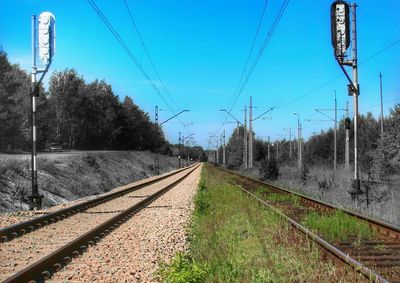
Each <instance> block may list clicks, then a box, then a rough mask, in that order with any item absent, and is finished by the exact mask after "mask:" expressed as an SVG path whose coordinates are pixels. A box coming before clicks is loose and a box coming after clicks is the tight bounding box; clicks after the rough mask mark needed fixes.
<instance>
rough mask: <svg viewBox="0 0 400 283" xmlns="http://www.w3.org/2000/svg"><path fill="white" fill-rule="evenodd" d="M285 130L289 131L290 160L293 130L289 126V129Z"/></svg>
mask: <svg viewBox="0 0 400 283" xmlns="http://www.w3.org/2000/svg"><path fill="white" fill-rule="evenodd" d="M284 130H286V131H289V158H290V159H291V158H292V128H291V126H290V125H289V128H285V129H284Z"/></svg>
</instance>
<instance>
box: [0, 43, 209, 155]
mask: <svg viewBox="0 0 400 283" xmlns="http://www.w3.org/2000/svg"><path fill="white" fill-rule="evenodd" d="M30 113H31V99H30V77H29V74H27V73H26V72H25V71H23V70H21V68H20V67H19V66H18V65H15V64H11V63H10V62H9V60H8V58H7V54H6V53H5V52H4V51H3V50H0V125H1V126H0V151H3V152H4V151H11V152H12V151H16V150H22V151H30V148H31V114H30ZM37 127H38V131H37V138H38V149H39V150H45V149H46V148H47V146H48V144H50V143H58V144H60V145H62V147H63V148H64V149H79V150H154V133H155V129H157V140H158V151H159V152H160V153H161V154H169V155H172V154H177V146H172V145H171V144H169V143H168V142H167V141H166V140H165V137H164V133H163V131H162V129H161V128H160V127H159V126H158V125H157V127H156V125H155V123H153V122H152V121H151V119H150V117H149V114H148V113H145V112H144V111H143V110H141V109H140V108H139V107H138V106H137V105H136V104H135V103H134V102H133V100H132V99H131V98H129V97H125V99H124V100H123V101H122V102H121V101H120V100H119V97H118V96H117V95H115V94H114V92H113V90H112V87H111V85H109V84H107V83H106V82H105V81H104V80H101V81H99V80H95V81H93V82H91V83H89V84H88V83H86V82H85V80H84V79H83V77H82V76H81V75H79V74H78V73H77V72H76V71H75V70H73V69H66V70H64V71H60V72H57V71H56V72H53V73H52V75H51V77H50V83H49V91H48V92H47V91H44V88H43V87H42V86H41V87H40V94H39V97H38V100H37ZM188 152H191V153H192V154H190V155H191V156H192V157H195V156H194V155H196V157H197V156H198V155H200V156H201V155H202V149H201V147H199V148H197V147H195V148H190V149H186V150H182V154H181V156H182V157H185V153H188ZM200 156H199V158H200Z"/></svg>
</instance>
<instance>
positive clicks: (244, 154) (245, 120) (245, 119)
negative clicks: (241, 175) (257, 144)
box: [243, 106, 248, 169]
mask: <svg viewBox="0 0 400 283" xmlns="http://www.w3.org/2000/svg"><path fill="white" fill-rule="evenodd" d="M247 150H248V148H247V107H246V106H244V128H243V169H247V166H248V163H247Z"/></svg>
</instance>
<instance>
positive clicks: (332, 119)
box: [315, 109, 335, 122]
mask: <svg viewBox="0 0 400 283" xmlns="http://www.w3.org/2000/svg"><path fill="white" fill-rule="evenodd" d="M315 111H317V112H318V113H320V114H322V115H324V116H325V117H327V118H329V119H330V120H331V121H334V122H335V119H334V118H332V117H330V116H328V115H326V114H325V113H324V112H322V111H320V110H319V109H315Z"/></svg>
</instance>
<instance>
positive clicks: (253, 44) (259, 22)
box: [229, 0, 268, 105]
mask: <svg viewBox="0 0 400 283" xmlns="http://www.w3.org/2000/svg"><path fill="white" fill-rule="evenodd" d="M267 6H268V0H266V1H265V3H264V8H263V10H262V13H261V17H260V20H259V21H258V25H257V30H256V33H255V35H254V38H253V42H252V44H251V47H250V51H249V54H248V55H247V59H246V64H245V65H244V67H243V70H242V74H241V76H240V80H239V83H238V84H237V86H236V90H235V92H234V94H235V95H236V93H237V92H238V90H239V87H240V85H241V83H242V81H243V77H244V74H245V73H246V70H247V66H248V65H249V61H250V57H251V55H252V54H253V50H254V46H255V43H256V41H257V37H258V34H259V32H260V27H261V24H262V22H263V19H264V15H265V11H266V10H267ZM235 95H234V96H233V97H232V99H231V101H230V103H229V105H230V104H231V103H232V101H233V99H234V97H235Z"/></svg>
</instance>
